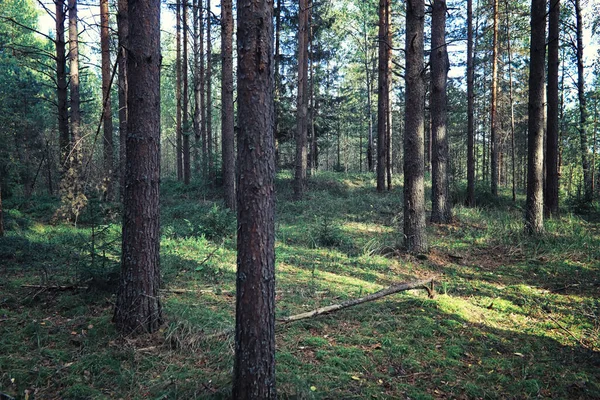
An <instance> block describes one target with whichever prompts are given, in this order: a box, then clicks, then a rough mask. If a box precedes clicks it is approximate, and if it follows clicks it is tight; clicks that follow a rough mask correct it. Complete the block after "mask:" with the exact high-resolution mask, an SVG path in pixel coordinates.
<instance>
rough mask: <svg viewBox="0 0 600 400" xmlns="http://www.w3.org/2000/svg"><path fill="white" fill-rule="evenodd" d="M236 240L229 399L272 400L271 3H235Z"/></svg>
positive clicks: (273, 272)
mask: <svg viewBox="0 0 600 400" xmlns="http://www.w3.org/2000/svg"><path fill="white" fill-rule="evenodd" d="M237 12H238V19H237V21H238V34H237V48H238V62H237V65H238V68H239V70H238V75H237V76H238V81H237V82H238V84H237V88H238V120H239V130H238V158H237V160H238V171H239V175H238V192H237V201H238V203H237V205H238V207H237V210H238V231H237V232H238V239H237V243H238V244H237V250H238V256H237V267H238V271H237V280H236V291H237V296H236V324H235V361H234V369H233V370H234V378H233V395H232V398H234V399H237V400H245V399H248V400H250V399H275V398H276V391H275V243H274V242H275V223H274V179H275V149H274V140H273V87H274V84H273V69H272V67H271V65H273V2H272V1H267V0H259V1H256V0H253V1H250V0H238V2H237Z"/></svg>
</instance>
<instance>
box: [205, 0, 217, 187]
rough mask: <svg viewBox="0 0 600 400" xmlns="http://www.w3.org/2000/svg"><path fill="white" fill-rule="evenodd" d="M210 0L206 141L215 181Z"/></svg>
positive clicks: (211, 173) (211, 176) (208, 12)
mask: <svg viewBox="0 0 600 400" xmlns="http://www.w3.org/2000/svg"><path fill="white" fill-rule="evenodd" d="M210 17H211V14H210V0H206V142H207V145H208V154H207V156H208V180H209V182H210V184H211V185H212V184H214V182H215V169H214V165H213V164H214V159H213V158H214V156H213V154H214V152H213V148H214V147H213V146H214V143H213V135H212V43H211V40H212V39H211V27H212V25H211V23H210Z"/></svg>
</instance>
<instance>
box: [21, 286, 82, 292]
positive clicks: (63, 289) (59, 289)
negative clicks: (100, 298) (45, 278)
mask: <svg viewBox="0 0 600 400" xmlns="http://www.w3.org/2000/svg"><path fill="white" fill-rule="evenodd" d="M21 287H22V288H25V289H41V290H50V291H56V292H66V291H68V290H87V289H88V287H87V286H75V285H66V286H59V285H57V286H45V285H21Z"/></svg>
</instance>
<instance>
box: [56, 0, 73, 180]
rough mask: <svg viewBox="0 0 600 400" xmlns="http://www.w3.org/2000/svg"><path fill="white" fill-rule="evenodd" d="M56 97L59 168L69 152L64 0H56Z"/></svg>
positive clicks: (64, 165) (62, 166)
mask: <svg viewBox="0 0 600 400" xmlns="http://www.w3.org/2000/svg"><path fill="white" fill-rule="evenodd" d="M55 5H56V15H55V19H56V39H55V41H54V44H55V47H56V97H57V111H58V145H59V147H60V165H61V170H64V169H65V168H66V166H67V156H68V154H69V142H70V137H69V109H68V103H67V102H68V97H69V94H68V87H67V56H66V51H65V2H64V0H56V2H55Z"/></svg>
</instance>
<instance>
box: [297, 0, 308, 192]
mask: <svg viewBox="0 0 600 400" xmlns="http://www.w3.org/2000/svg"><path fill="white" fill-rule="evenodd" d="M299 4H300V6H299V7H300V10H299V11H298V98H297V102H296V115H297V116H296V119H297V121H296V161H295V163H296V165H295V172H294V198H295V199H296V200H300V199H302V197H303V196H304V190H305V186H306V166H307V157H308V150H307V127H308V124H307V115H308V24H309V22H308V0H300V3H299Z"/></svg>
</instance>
